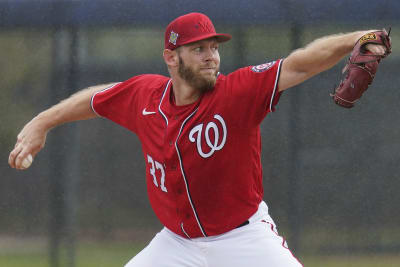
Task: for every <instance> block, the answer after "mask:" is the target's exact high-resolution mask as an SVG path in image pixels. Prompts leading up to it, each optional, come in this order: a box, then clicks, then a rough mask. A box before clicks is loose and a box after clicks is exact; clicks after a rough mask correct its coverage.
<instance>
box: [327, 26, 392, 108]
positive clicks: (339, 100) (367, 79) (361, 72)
mask: <svg viewBox="0 0 400 267" xmlns="http://www.w3.org/2000/svg"><path fill="white" fill-rule="evenodd" d="M389 35H390V30H389V33H387V32H386V30H385V29H383V30H382V31H376V32H370V33H367V34H365V35H363V36H362V37H361V38H360V39H359V40H358V41H357V43H356V45H355V46H354V48H353V51H352V52H351V55H350V58H349V60H348V62H347V64H346V66H345V67H344V68H343V71H342V73H343V74H344V75H345V77H344V79H343V80H342V81H341V82H340V84H339V86H338V87H337V88H336V89H335V90H334V93H333V94H331V96H332V97H333V100H334V101H335V103H336V104H338V105H339V106H342V107H345V108H352V107H353V106H354V103H355V102H356V101H357V100H358V99H359V98H360V97H361V96H362V94H363V93H364V92H365V91H366V90H367V88H368V86H369V85H370V84H372V81H373V80H374V77H375V73H376V71H377V69H378V65H379V63H380V61H381V59H382V58H385V57H386V56H387V55H389V54H390V53H391V51H392V45H391V41H390V37H389ZM367 44H377V45H382V46H384V47H385V49H386V52H385V54H383V55H376V54H373V53H372V52H370V51H368V50H367V49H366V45H367Z"/></svg>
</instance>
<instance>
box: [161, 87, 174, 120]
mask: <svg viewBox="0 0 400 267" xmlns="http://www.w3.org/2000/svg"><path fill="white" fill-rule="evenodd" d="M171 81H172V79H170V80H169V81H168V83H167V86H165V89H164V92H163V95H162V97H161V101H160V104H159V105H158V111H160V113H161V115H162V116H163V117H164V119H165V121H166V122H167V126H168V119H167V116H165V114H164V112H162V110H161V104H162V102H163V100H164V96H165V94H166V93H167V91H168V86H169V84H170V83H171Z"/></svg>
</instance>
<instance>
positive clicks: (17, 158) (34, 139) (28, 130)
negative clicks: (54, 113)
mask: <svg viewBox="0 0 400 267" xmlns="http://www.w3.org/2000/svg"><path fill="white" fill-rule="evenodd" d="M47 132H48V130H47V129H46V128H45V127H43V126H42V125H41V123H40V120H39V119H38V118H37V117H36V118H33V119H32V120H31V121H30V122H29V123H27V124H26V125H25V126H24V128H23V129H22V130H21V132H20V133H19V134H18V136H17V142H16V144H15V146H14V149H13V150H12V151H11V152H10V155H9V157H8V164H9V165H10V166H11V167H12V168H15V169H19V170H23V169H24V168H23V167H22V161H23V160H24V159H25V158H26V157H27V156H28V155H29V154H31V155H32V157H35V155H36V154H37V153H38V152H39V151H40V150H41V149H42V148H43V147H44V144H45V143H46V136H47Z"/></svg>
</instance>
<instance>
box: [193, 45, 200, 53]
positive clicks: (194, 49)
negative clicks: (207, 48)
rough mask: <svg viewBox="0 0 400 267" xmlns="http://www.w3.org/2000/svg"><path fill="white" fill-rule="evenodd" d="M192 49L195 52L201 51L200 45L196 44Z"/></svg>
mask: <svg viewBox="0 0 400 267" xmlns="http://www.w3.org/2000/svg"><path fill="white" fill-rule="evenodd" d="M193 51H194V52H195V53H200V52H201V51H202V49H201V46H197V47H195V48H193Z"/></svg>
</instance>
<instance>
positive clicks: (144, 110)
mask: <svg viewBox="0 0 400 267" xmlns="http://www.w3.org/2000/svg"><path fill="white" fill-rule="evenodd" d="M155 113H156V112H155V111H146V108H144V109H143V111H142V114H143V116H146V115H150V114H155Z"/></svg>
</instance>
